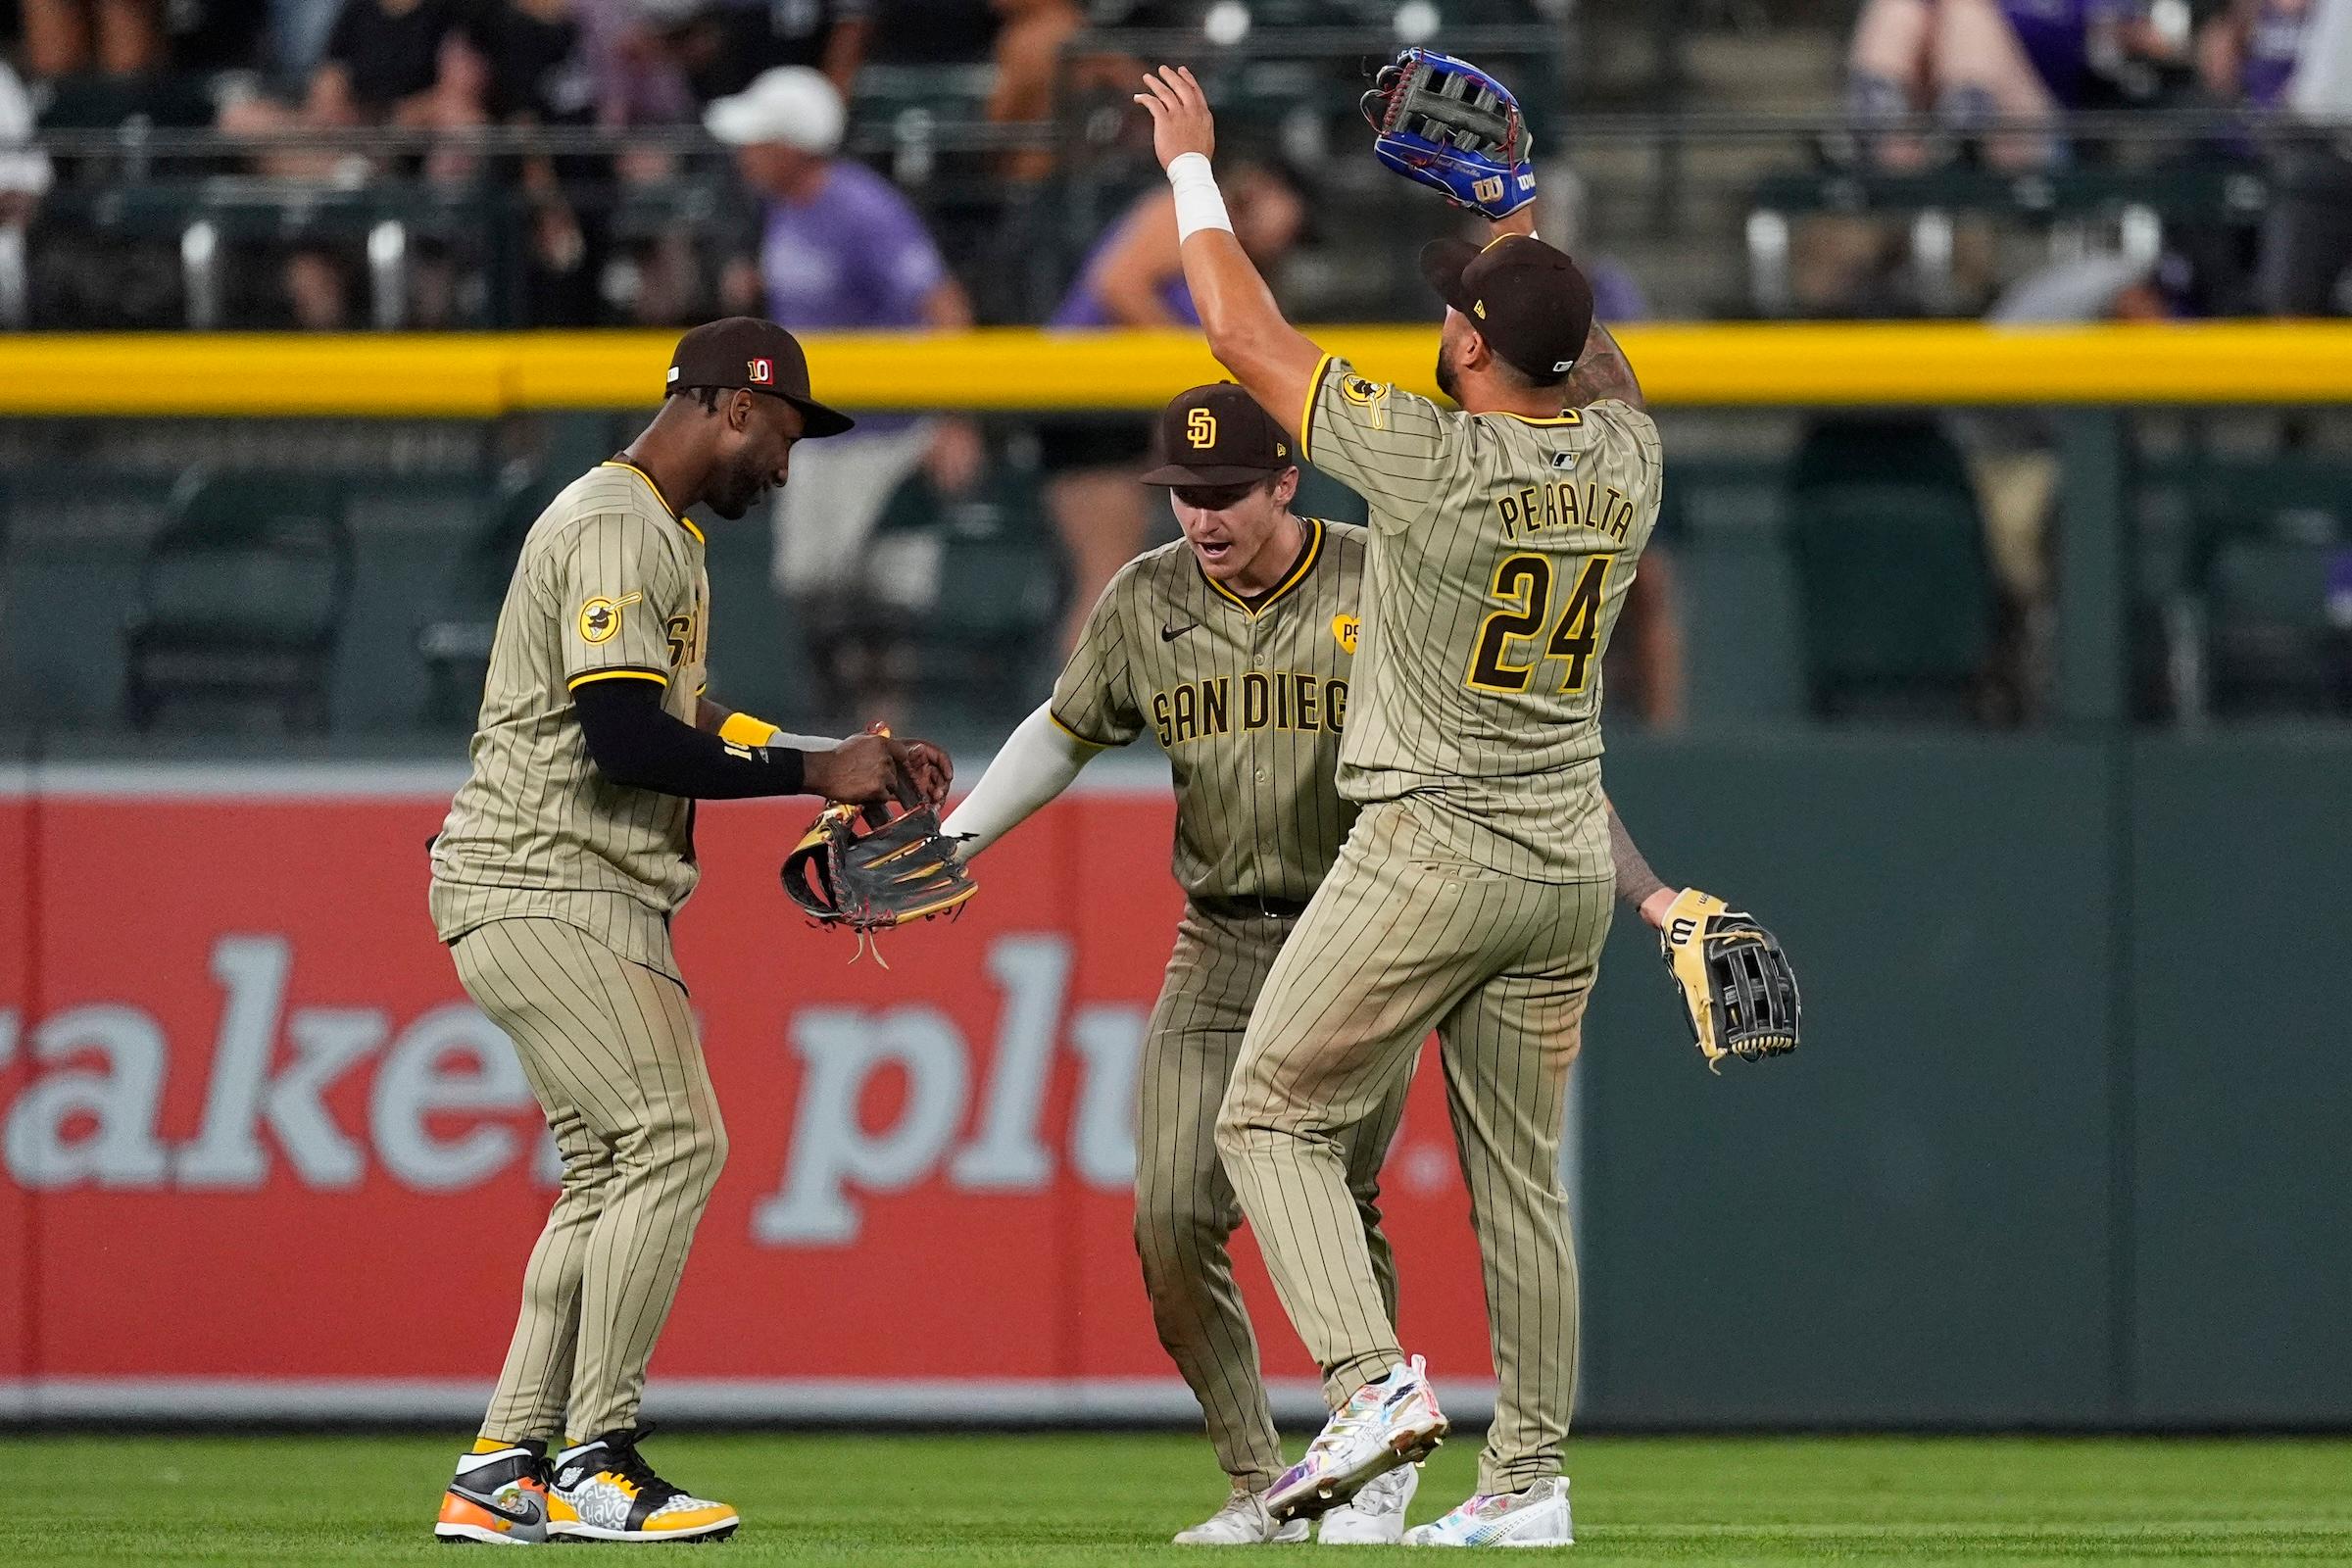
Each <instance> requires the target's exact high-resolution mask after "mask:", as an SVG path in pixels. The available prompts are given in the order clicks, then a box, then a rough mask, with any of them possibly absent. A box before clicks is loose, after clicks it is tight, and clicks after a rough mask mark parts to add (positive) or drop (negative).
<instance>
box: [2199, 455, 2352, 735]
mask: <svg viewBox="0 0 2352 1568" xmlns="http://www.w3.org/2000/svg"><path fill="white" fill-rule="evenodd" d="M2195 551H2196V557H2197V561H2198V567H2199V569H2198V573H2197V586H2198V589H2199V592H2200V594H2201V596H2202V600H2203V604H2202V615H2201V617H2200V619H2201V622H2202V625H2203V627H2204V632H2205V649H2204V669H2205V674H2206V680H2207V683H2208V703H2209V706H2210V707H2211V708H2212V709H2213V711H2217V712H2220V713H2223V714H2228V715H2252V714H2263V713H2302V714H2320V713H2327V714H2338V715H2340V714H2346V713H2352V467H2348V466H2346V465H2344V464H2343V463H2341V462H2330V461H2327V460H2320V459H2304V458H2297V457H2292V456H2289V457H2279V458H2272V459H2267V460H2264V461H2261V462H2255V463H2245V464H2239V463H2229V464H2226V465H2215V466H2212V467H2210V468H2209V469H2208V471H2207V473H2206V475H2205V478H2204V482H2203V483H2202V484H2201V485H2200V486H2199V499H2198V507H2197V543H2196V547H2195Z"/></svg>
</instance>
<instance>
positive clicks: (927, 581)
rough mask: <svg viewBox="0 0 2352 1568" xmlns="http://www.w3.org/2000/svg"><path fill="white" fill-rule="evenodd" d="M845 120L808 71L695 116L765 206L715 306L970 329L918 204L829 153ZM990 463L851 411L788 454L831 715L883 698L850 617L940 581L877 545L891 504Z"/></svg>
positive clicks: (842, 325)
mask: <svg viewBox="0 0 2352 1568" xmlns="http://www.w3.org/2000/svg"><path fill="white" fill-rule="evenodd" d="M845 119H846V116H845V112H844V109H843V106H842V101H841V94H840V93H839V92H837V91H835V90H834V87H833V84H832V83H831V82H830V81H828V80H827V79H826V78H825V76H824V74H823V73H820V72H818V71H815V70H813V69H811V68H809V67H807V66H780V67H778V68H776V69H775V70H773V71H769V72H766V73H763V74H761V75H760V77H759V78H758V79H757V80H755V81H754V82H753V83H752V84H751V86H749V87H747V88H746V89H745V90H744V91H742V92H741V93H738V94H737V95H736V96H734V97H732V98H721V99H719V100H718V101H717V102H715V103H713V104H712V105H711V108H710V110H709V111H708V113H707V114H706V115H705V116H704V123H705V124H706V125H707V126H708V127H709V129H710V131H711V135H713V136H715V137H717V138H718V139H719V140H720V141H722V142H725V143H727V144H728V145H730V146H732V147H733V148H734V149H735V163H736V168H737V171H738V172H740V173H741V174H742V176H743V181H744V183H745V185H746V186H748V187H749V188H750V189H751V191H752V193H753V194H754V195H755V196H757V197H758V198H759V202H760V206H759V216H758V220H757V221H756V223H755V224H754V225H753V227H752V229H751V231H750V232H749V233H747V234H746V236H745V243H744V246H743V248H742V254H740V255H739V256H738V257H737V258H736V260H735V261H733V262H732V263H730V264H729V265H728V268H727V270H726V275H725V277H724V279H723V280H722V282H721V296H722V300H723V303H724V304H725V306H726V308H727V309H728V310H729V311H733V312H743V313H751V312H758V313H760V314H763V315H764V316H765V317H766V318H767V319H769V320H772V321H775V322H777V323H778V324H780V325H783V326H788V327H791V328H792V329H793V330H794V331H796V332H824V331H849V332H893V331H925V330H929V331H944V332H954V331H961V330H964V329H965V328H967V327H969V326H970V325H971V324H972V306H971V301H970V299H969V298H968V297H967V296H966V295H965V293H964V291H963V285H962V284H960V283H958V282H956V279H955V277H954V276H953V275H952V274H951V273H950V272H949V271H948V265H947V262H946V261H945V260H944V259H943V258H942V257H941V256H940V253H939V246H938V245H937V243H935V242H934V241H933V240H932V238H931V233H930V230H929V229H928V228H926V227H925V226H924V224H923V221H922V219H921V218H920V217H919V216H918V215H917V214H916V213H915V211H914V208H913V207H912V206H911V205H910V204H909V203H908V202H907V198H906V197H905V196H904V195H902V194H901V193H900V192H899V189H898V187H896V186H895V185H893V184H891V183H890V181H888V180H886V179H884V178H883V177H882V176H881V175H879V174H877V173H875V172H873V171H872V170H870V169H867V168H866V167H865V166H864V165H862V164H858V163H855V162H853V161H851V160H849V159H846V158H836V157H835V156H834V152H835V150H836V149H837V148H838V147H839V146H840V145H841V136H842V130H843V125H844V122H845ZM983 462H984V453H983V450H982V447H981V441H980V434H979V431H978V430H977V429H976V428H975V427H974V426H973V425H972V424H971V422H970V421H969V420H966V419H961V418H941V417H916V416H912V415H883V416H873V415H860V416H859V417H858V428H857V429H855V430H852V431H851V432H849V433H848V434H847V435H843V436H838V437H836V438H834V439H833V440H831V441H825V442H811V443H809V444H807V445H805V446H803V447H801V448H800V449H798V450H796V451H795V452H794V453H793V459H792V480H791V482H790V483H789V484H787V485H786V486H785V487H784V488H783V489H782V490H781V491H779V492H778V494H777V498H776V555H775V578H776V585H777V587H778V588H779V589H780V590H781V591H782V592H783V593H784V595H785V597H786V598H788V599H790V600H791V601H793V602H794V604H795V605H796V606H798V607H799V608H800V610H801V612H802V613H801V615H800V617H799V620H800V625H801V627H802V629H803V630H804V631H805V632H806V633H807V634H808V636H809V653H810V656H811V659H812V660H813V661H814V662H815V663H816V666H817V671H818V674H819V676H820V678H823V679H825V680H826V681H827V682H828V684H829V686H830V687H831V688H832V689H831V690H830V691H828V692H827V693H826V694H825V700H826V701H827V703H828V705H829V706H831V707H833V708H834V709H835V710H836V711H838V712H841V713H845V714H846V713H849V712H851V711H852V709H851V706H850V705H852V704H854V703H855V704H860V705H864V706H871V705H872V704H873V702H874V701H876V700H877V699H876V697H875V694H874V693H873V692H871V691H870V690H867V689H865V687H864V683H863V681H862V678H861V677H859V676H858V675H857V673H856V671H857V669H858V668H861V667H862V666H863V662H862V661H861V660H859V659H858V657H857V655H858V650H856V649H852V648H849V647H847V645H846V640H845V638H844V637H843V636H842V635H840V634H839V633H840V631H841V623H842V621H843V619H844V617H845V616H849V617H853V618H855V617H857V616H858V614H859V607H860V605H861V604H865V603H870V602H871V601H873V600H875V599H881V600H884V601H887V602H890V603H893V604H897V605H899V606H900V607H901V608H918V607H919V605H920V604H921V603H927V602H928V601H929V600H930V599H931V598H932V597H933V596H935V594H936V590H937V582H936V578H937V574H938V572H937V556H936V552H934V553H933V554H931V555H930V556H928V557H926V558H923V559H914V558H908V559H900V554H901V553H900V552H899V546H900V545H901V544H907V545H909V546H919V545H920V544H921V543H922V541H919V540H917V541H907V540H900V539H898V538H896V536H889V537H886V538H885V539H882V540H877V539H876V538H875V530H876V527H877V525H878V524H879V523H880V521H881V519H882V514H883V511H884V509H885V508H886V507H887V506H888V505H889V503H890V500H891V497H892V496H893V495H895V494H896V493H897V492H898V490H899V488H900V486H901V485H903V484H905V483H906V482H907V479H908V478H909V477H910V476H911V475H912V474H913V473H914V471H915V470H916V468H918V467H921V468H925V469H927V470H928V472H929V474H930V477H931V481H932V483H933V485H934V486H935V487H936V488H937V489H938V490H939V491H940V492H941V493H942V494H944V495H956V494H959V493H961V492H963V491H965V490H968V489H970V488H971V487H972V485H973V483H974V482H975V481H976V480H977V479H978V477H979V474H980V469H981V466H982V464H983ZM886 545H887V546H888V548H885V546H886ZM863 618H865V619H867V620H870V619H871V618H872V617H871V616H865V617H863ZM884 701H886V699H885V700H884ZM868 716H871V715H870V714H868Z"/></svg>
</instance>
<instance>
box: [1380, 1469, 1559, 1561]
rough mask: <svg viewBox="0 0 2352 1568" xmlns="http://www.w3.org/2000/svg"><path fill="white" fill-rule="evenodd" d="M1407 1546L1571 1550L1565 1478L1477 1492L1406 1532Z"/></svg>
mask: <svg viewBox="0 0 2352 1568" xmlns="http://www.w3.org/2000/svg"><path fill="white" fill-rule="evenodd" d="M1404 1544H1406V1545H1408V1546H1573V1545H1575V1544H1576V1522H1575V1521H1574V1520H1573V1519H1571V1518H1570V1517H1569V1516H1568V1478H1567V1477H1566V1476H1553V1477H1552V1478H1551V1479H1550V1480H1549V1481H1539V1482H1537V1483H1536V1484H1535V1485H1534V1486H1532V1487H1530V1488H1528V1489H1527V1490H1526V1491H1525V1492H1492V1493H1482V1494H1480V1495H1478V1496H1475V1497H1472V1498H1471V1499H1470V1500H1469V1501H1467V1502H1465V1503H1463V1504H1462V1505H1461V1506H1460V1507H1458V1508H1456V1509H1454V1510H1453V1512H1451V1513H1449V1514H1446V1515H1444V1516H1443V1517H1441V1518H1437V1519H1433V1520H1431V1521H1430V1522H1429V1523H1428V1524H1425V1525H1422V1526H1421V1527H1420V1528H1418V1529H1416V1530H1409V1531H1407V1532H1405V1537H1404Z"/></svg>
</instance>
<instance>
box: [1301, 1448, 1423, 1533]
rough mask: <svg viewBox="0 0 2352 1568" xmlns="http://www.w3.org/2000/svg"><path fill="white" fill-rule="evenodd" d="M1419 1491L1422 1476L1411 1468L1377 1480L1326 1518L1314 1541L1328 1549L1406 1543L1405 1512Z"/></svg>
mask: <svg viewBox="0 0 2352 1568" xmlns="http://www.w3.org/2000/svg"><path fill="white" fill-rule="evenodd" d="M1420 1490H1421V1472H1420V1471H1419V1470H1418V1469H1416V1468H1415V1467H1413V1466H1412V1465H1409V1464H1405V1465H1398V1466H1397V1468H1396V1469H1394V1470H1392V1471H1390V1472H1389V1473H1388V1474H1387V1475H1385V1476H1374V1477H1373V1478H1372V1479H1371V1480H1369V1481H1367V1482H1365V1483H1364V1484H1363V1486H1362V1487H1361V1488H1360V1489H1358V1491H1357V1492H1356V1495H1354V1496H1352V1497H1350V1498H1348V1500H1347V1501H1346V1502H1343V1503H1341V1504H1340V1505H1339V1506H1338V1507H1337V1508H1334V1509H1332V1510H1331V1512H1329V1513H1327V1514H1325V1515H1324V1516H1323V1528H1322V1530H1321V1531H1320V1532H1318V1533H1317V1534H1316V1537H1315V1539H1316V1540H1317V1541H1320V1542H1321V1543H1323V1544H1325V1545H1326V1546H1394V1545H1395V1544H1397V1543H1398V1542H1399V1541H1402V1540H1403V1539H1404V1510H1405V1509H1406V1508H1407V1507H1409V1506H1410V1505H1411V1503H1412V1500H1413V1494H1414V1493H1416V1492H1418V1491H1420Z"/></svg>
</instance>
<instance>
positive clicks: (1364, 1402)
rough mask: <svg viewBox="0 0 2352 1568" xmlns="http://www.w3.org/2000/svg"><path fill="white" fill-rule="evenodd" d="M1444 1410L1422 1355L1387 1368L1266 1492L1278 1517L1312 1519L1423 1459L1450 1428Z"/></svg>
mask: <svg viewBox="0 0 2352 1568" xmlns="http://www.w3.org/2000/svg"><path fill="white" fill-rule="evenodd" d="M1449 1425H1450V1423H1448V1422H1447V1421H1446V1417H1445V1415H1444V1414H1443V1413H1441V1412H1440V1411H1439V1409H1438V1396H1437V1393H1436V1391H1435V1390H1433V1389H1431V1388H1430V1386H1429V1376H1428V1371H1427V1369H1426V1368H1425V1367H1424V1366H1423V1365H1422V1361H1421V1357H1419V1356H1417V1355H1416V1356H1414V1357H1413V1359H1412V1361H1411V1362H1410V1364H1408V1365H1405V1366H1399V1367H1392V1368H1390V1369H1389V1375H1388V1376H1387V1377H1385V1378H1382V1379H1380V1380H1379V1381H1378V1382H1374V1383H1367V1384H1365V1385H1364V1386H1363V1387H1362V1388H1360V1389H1358V1390H1356V1391H1355V1394H1354V1396H1353V1397H1350V1398H1349V1399H1348V1402H1347V1403H1346V1404H1343V1405H1341V1406H1340V1408H1339V1409H1338V1410H1336V1411H1334V1412H1333V1413H1332V1417H1331V1419H1330V1420H1329V1421H1327V1422H1325V1423H1324V1424H1323V1430H1322V1432H1321V1433H1319V1434H1317V1436H1316V1438H1315V1441H1314V1442H1313V1443H1312V1444H1310V1445H1308V1446H1307V1450H1306V1457H1305V1458H1303V1459H1300V1460H1299V1462H1298V1463H1297V1464H1295V1465H1293V1466H1291V1467H1290V1468H1289V1469H1288V1470H1285V1471H1284V1472H1283V1473H1282V1476H1281V1479H1279V1480H1277V1481H1276V1482H1275V1483H1274V1485H1273V1486H1271V1487H1269V1488H1268V1489H1267V1490H1266V1511H1267V1512H1269V1513H1271V1514H1272V1515H1273V1516H1274V1517H1275V1518H1277V1519H1312V1518H1315V1517H1316V1516H1317V1515H1320V1514H1326V1513H1329V1512H1330V1511H1331V1510H1332V1509H1334V1508H1336V1507H1338V1506H1339V1505H1340V1504H1341V1503H1343V1502H1346V1501H1347V1500H1348V1498H1350V1497H1352V1496H1354V1495H1356V1493H1357V1491H1358V1490H1360V1489H1361V1488H1362V1487H1363V1485H1364V1483H1366V1482H1367V1481H1371V1480H1374V1479H1376V1478H1378V1477H1380V1476H1384V1475H1387V1474H1388V1473H1389V1472H1390V1471H1392V1470H1394V1469H1396V1468H1397V1466H1399V1465H1407V1464H1419V1463H1420V1462H1421V1461H1422V1460H1424V1459H1426V1458H1428V1457H1429V1455H1430V1451H1431V1450H1432V1449H1434V1448H1436V1447H1437V1446H1438V1445H1439V1444H1440V1443H1441V1442H1443V1441H1445V1437H1446V1432H1447V1430H1448V1429H1449Z"/></svg>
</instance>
